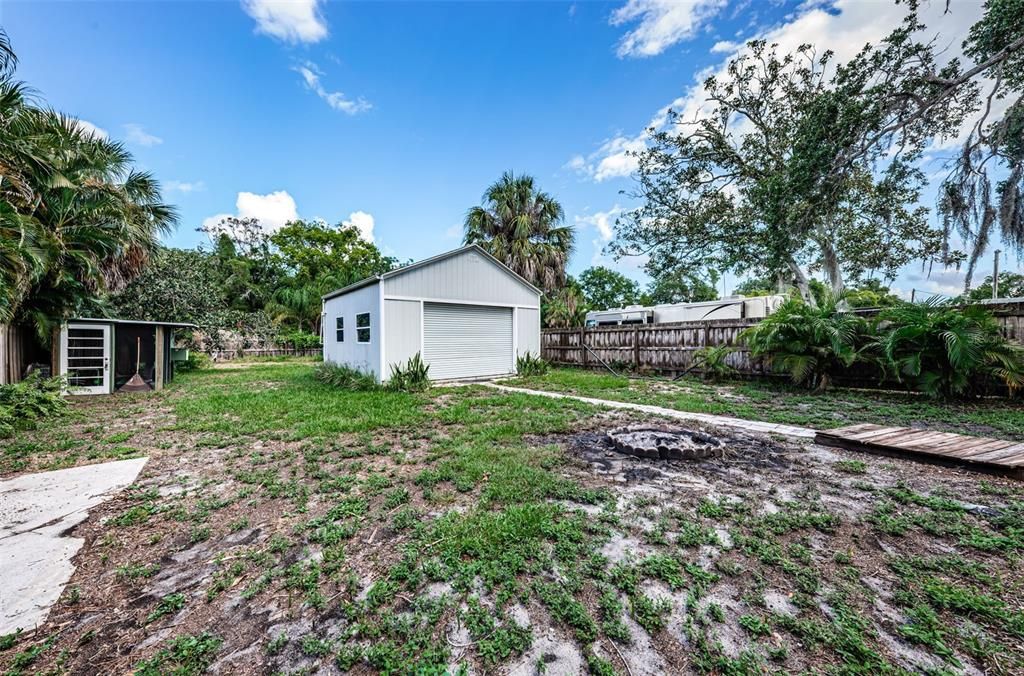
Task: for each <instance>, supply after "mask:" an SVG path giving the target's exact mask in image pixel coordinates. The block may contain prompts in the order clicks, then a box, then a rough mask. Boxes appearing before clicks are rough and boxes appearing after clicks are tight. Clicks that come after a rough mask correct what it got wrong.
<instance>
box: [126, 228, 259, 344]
mask: <svg viewBox="0 0 1024 676" xmlns="http://www.w3.org/2000/svg"><path fill="white" fill-rule="evenodd" d="M219 265H220V262H219V260H218V258H217V254H215V253H211V252H208V251H202V250H198V249H173V248H164V247H161V248H160V249H158V250H157V251H156V253H155V254H154V255H153V257H152V259H151V260H150V263H149V264H148V265H147V266H146V268H145V270H144V271H143V272H142V274H141V275H139V276H138V277H137V278H136V279H134V280H133V281H132V282H130V283H129V284H128V285H127V286H126V287H125V288H124V289H123V290H121V291H120V292H118V293H115V294H113V295H112V296H111V297H110V300H109V309H110V310H111V312H112V314H114V315H115V316H117V317H121V318H123V319H141V320H149V321H172V322H184V323H188V324H196V325H197V326H198V328H199V330H200V331H202V333H203V334H204V335H205V336H207V341H206V343H205V345H204V347H206V348H207V349H210V350H217V349H222V348H223V347H224V343H223V338H224V336H223V335H222V332H226V331H227V332H234V333H237V334H240V335H242V336H243V337H244V338H248V339H252V338H255V339H256V340H258V341H266V340H270V339H272V338H273V337H274V333H275V332H274V330H273V327H272V326H271V324H270V320H269V318H268V317H267V316H266V314H264V313H263V311H262V310H257V311H246V310H239V309H236V308H232V307H231V303H230V302H229V298H228V295H227V294H228V289H227V288H226V287H225V286H224V285H223V283H222V280H221V278H220V276H219Z"/></svg>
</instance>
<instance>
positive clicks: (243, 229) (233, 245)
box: [200, 216, 287, 312]
mask: <svg viewBox="0 0 1024 676" xmlns="http://www.w3.org/2000/svg"><path fill="white" fill-rule="evenodd" d="M200 231H201V232H205V233H206V234H207V235H208V236H209V237H210V239H211V240H212V241H213V243H214V248H213V251H214V255H215V258H216V262H217V276H218V278H219V279H220V284H221V286H223V287H224V292H225V294H226V296H227V299H228V306H229V307H231V308H232V309H234V310H239V311H243V312H256V311H259V310H262V309H263V308H264V307H266V305H267V303H268V302H270V300H271V298H272V296H273V293H274V290H275V289H276V288H277V287H278V286H280V285H281V284H283V283H284V281H285V278H286V277H287V272H286V270H285V269H284V265H283V263H282V262H281V260H280V259H279V258H278V257H277V255H276V254H275V253H274V249H273V245H272V244H271V242H270V237H269V236H268V235H267V233H266V231H265V230H264V228H263V226H262V224H261V223H260V222H259V219H256V218H236V217H234V216H229V217H227V218H225V219H223V220H221V221H220V222H219V223H217V224H216V225H213V226H211V227H206V226H204V227H203V228H200Z"/></svg>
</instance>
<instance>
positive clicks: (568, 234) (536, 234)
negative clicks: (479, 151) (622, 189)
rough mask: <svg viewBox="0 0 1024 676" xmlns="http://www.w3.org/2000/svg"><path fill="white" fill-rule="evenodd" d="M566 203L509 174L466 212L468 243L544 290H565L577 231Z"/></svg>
mask: <svg viewBox="0 0 1024 676" xmlns="http://www.w3.org/2000/svg"><path fill="white" fill-rule="evenodd" d="M564 218H565V213H564V211H563V210H562V205H561V204H559V203H558V202H557V201H556V200H555V198H554V197H552V196H551V195H549V194H548V193H546V192H541V191H540V190H538V189H537V187H536V185H535V183H534V180H533V177H532V176H526V175H520V176H515V175H514V174H513V173H512V172H505V173H504V174H502V176H501V178H500V179H499V180H498V181H497V182H495V183H494V184H492V185H491V186H490V187H489V188H487V191H486V192H485V193H484V195H483V204H482V205H480V206H476V207H473V208H472V209H470V210H469V212H468V213H467V214H466V220H465V226H466V237H465V242H466V244H479V245H480V246H482V247H483V248H484V249H486V250H487V251H488V252H489V253H490V254H491V255H492V256H494V257H495V258H497V259H498V260H499V261H501V262H502V263H504V264H505V265H507V266H508V267H509V268H510V269H511V270H512V271H513V272H515V273H517V274H519V275H520V276H521V277H523V278H524V279H526V280H528V281H529V282H531V283H532V284H534V285H535V286H537V287H539V288H541V289H543V290H544V291H545V292H551V291H554V290H556V289H558V288H559V287H561V286H562V284H563V282H564V281H565V266H566V263H568V261H569V256H570V255H571V254H572V251H573V239H574V237H575V233H574V232H573V229H572V227H571V226H566V225H561V223H562V221H563V220H564Z"/></svg>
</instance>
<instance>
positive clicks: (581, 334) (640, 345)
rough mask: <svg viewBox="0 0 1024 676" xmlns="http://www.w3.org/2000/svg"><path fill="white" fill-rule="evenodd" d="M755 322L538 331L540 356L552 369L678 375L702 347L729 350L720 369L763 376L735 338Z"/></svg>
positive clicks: (761, 366)
mask: <svg viewBox="0 0 1024 676" xmlns="http://www.w3.org/2000/svg"><path fill="white" fill-rule="evenodd" d="M758 321H759V320H757V319H717V320H712V321H703V322H679V323H675V324H644V325H636V326H595V327H591V328H586V329H584V328H579V329H544V331H543V333H542V335H541V355H542V356H543V357H544V359H546V360H547V361H549V362H551V363H552V364H559V365H566V366H584V367H597V368H603V365H602V362H604V363H606V364H608V365H609V366H611V367H612V368H613V369H615V370H622V369H630V370H634V371H655V372H658V373H669V374H675V373H682V372H683V371H687V370H690V369H693V370H694V371H700V370H701V369H700V368H699V364H695V359H696V355H697V352H698V351H699V350H701V349H703V348H705V347H714V346H717V345H732V346H733V347H734V348H735V350H734V351H733V352H732V353H730V354H729V356H728V357H726V363H728V364H729V365H730V366H732V367H733V368H735V369H736V370H737V371H739V372H740V373H745V374H750V375H765V374H767V373H768V369H767V368H766V367H765V364H764V362H763V361H762V360H761V359H758V358H755V357H752V356H751V354H750V350H748V349H747V347H746V346H745V345H743V344H742V343H740V341H739V340H738V337H739V334H740V333H741V332H742V331H743V330H744V329H746V328H748V327H750V326H753V325H754V324H756V323H757V322H758Z"/></svg>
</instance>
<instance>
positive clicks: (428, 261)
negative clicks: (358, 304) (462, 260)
mask: <svg viewBox="0 0 1024 676" xmlns="http://www.w3.org/2000/svg"><path fill="white" fill-rule="evenodd" d="M468 251H475V252H476V253H479V254H481V255H482V256H483V258H484V260H486V261H488V262H489V263H491V264H493V265H494V266H495V267H497V268H498V269H499V270H501V271H502V272H504V273H505V274H506V275H508V276H509V277H511V278H512V279H514V280H516V281H517V282H519V283H520V284H522V285H523V286H525V287H526V288H528V289H530V290H531V291H533V292H534V293H536V294H538V295H540V294H541V293H543V292H542V291H541V290H540V289H538V288H537V287H535V286H534V285H533V284H530V283H529V282H528V281H526V280H525V279H523V278H522V277H521V276H519V275H517V274H516V273H515V272H513V271H512V270H511V269H509V267H508V266H507V265H505V264H504V263H502V262H501V261H499V260H498V259H497V258H495V257H494V256H492V255H491V254H490V253H488V252H487V250H485V249H484V248H483V247H482V246H480V245H479V244H467V245H466V246H463V247H459V248H458V249H453V250H451V251H446V252H445V253H442V254H438V255H436V256H431V257H430V258H424V259H423V260H421V261H417V262H415V263H412V264H410V265H406V266H404V267H401V268H396V269H394V270H390V271H388V272H385V273H383V274H380V275H374V276H373V277H367V278H366V279H363V280H360V281H358V282H356V283H355V284H349V285H348V286H344V287H342V288H340V289H336V290H335V291H331V292H330V293H327V294H324V296H323V300H329V299H331V298H337V297H338V296H343V295H345V294H346V293H348V292H350V291H355V290H356V289H361V288H363V287H364V286H370V285H372V284H376V283H378V282H380V281H381V280H382V279H391V278H393V277H398V276H400V275H404V274H405V273H407V272H411V271H412V270H417V269H419V268H423V267H426V266H428V265H433V264H434V263H440V262H441V261H443V260H446V259H448V258H453V257H455V256H458V255H460V254H464V253H466V252H468Z"/></svg>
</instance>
